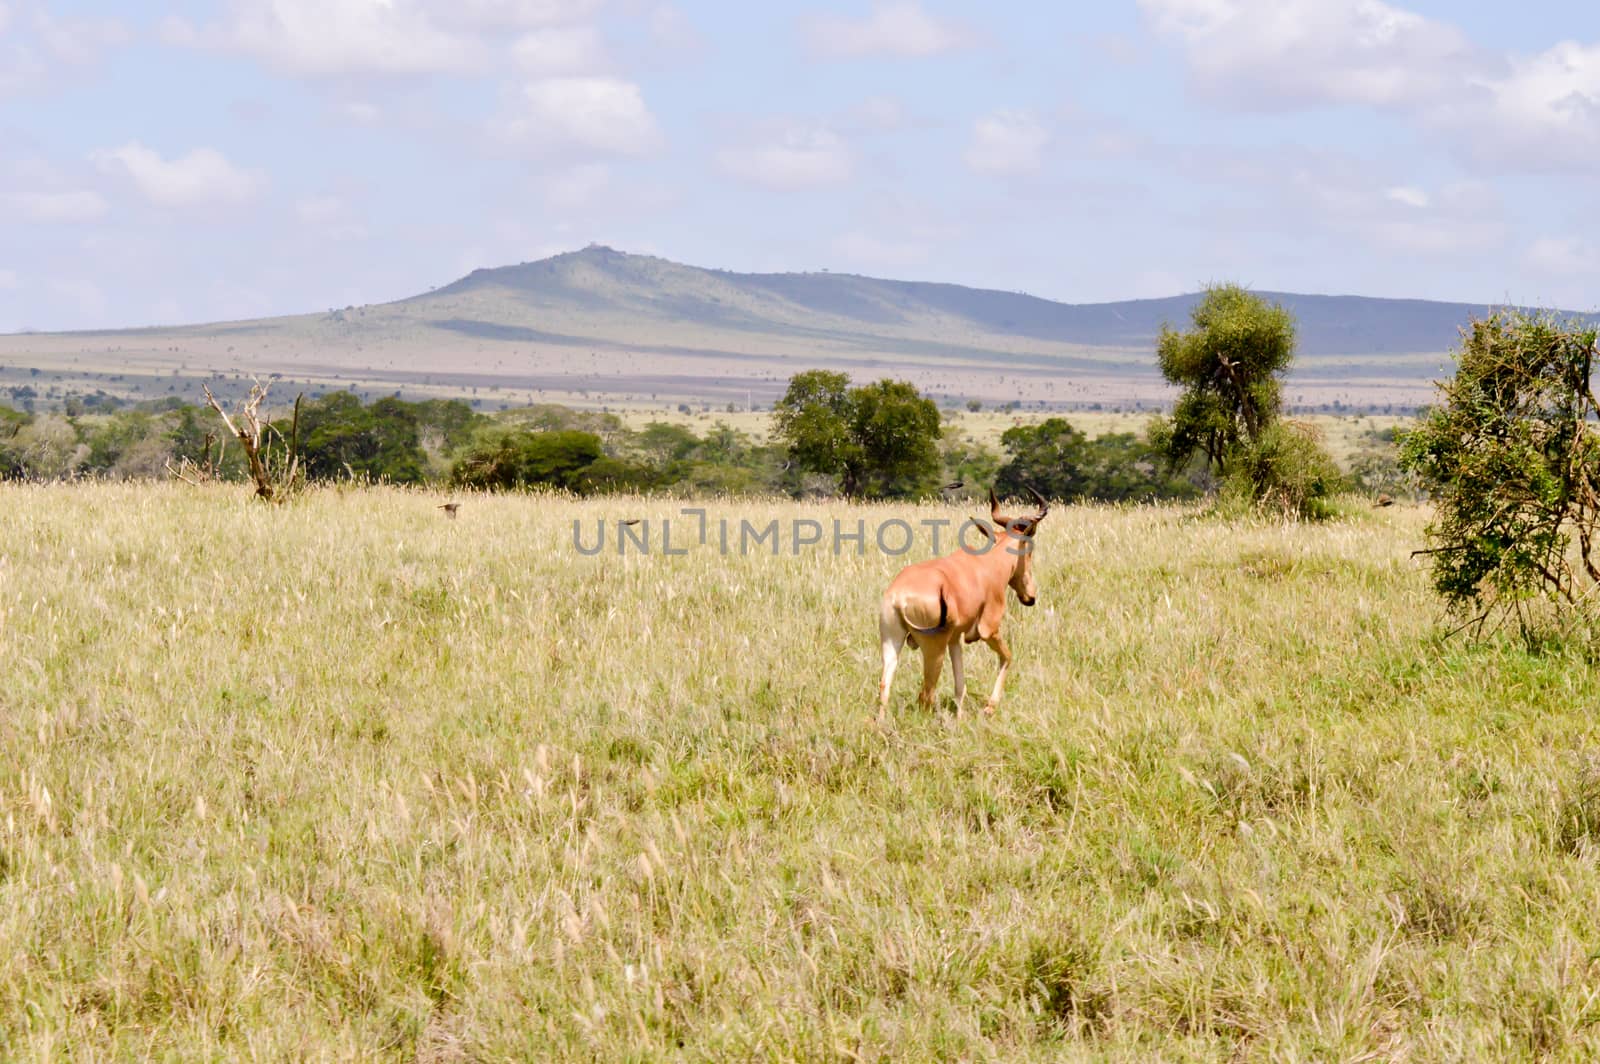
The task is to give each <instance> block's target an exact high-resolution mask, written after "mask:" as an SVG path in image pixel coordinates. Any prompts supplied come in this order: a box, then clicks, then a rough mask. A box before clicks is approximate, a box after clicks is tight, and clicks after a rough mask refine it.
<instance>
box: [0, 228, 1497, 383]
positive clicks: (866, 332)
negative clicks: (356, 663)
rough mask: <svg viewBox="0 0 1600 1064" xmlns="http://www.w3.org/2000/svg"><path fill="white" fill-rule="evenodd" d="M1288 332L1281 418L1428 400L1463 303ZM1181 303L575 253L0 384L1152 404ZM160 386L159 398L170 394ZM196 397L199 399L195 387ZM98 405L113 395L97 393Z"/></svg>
mask: <svg viewBox="0 0 1600 1064" xmlns="http://www.w3.org/2000/svg"><path fill="white" fill-rule="evenodd" d="M1261 295H1263V296H1265V297H1266V298H1268V299H1272V300H1275V301H1278V302H1281V303H1283V304H1284V305H1285V306H1286V307H1288V308H1289V309H1290V310H1291V311H1292V312H1293V313H1294V315H1295V317H1296V319H1297V321H1298V323H1299V338H1300V354H1301V359H1300V361H1299V363H1298V364H1297V367H1296V369H1295V372H1294V374H1293V376H1292V378H1291V386H1290V389H1289V397H1290V400H1291V402H1295V403H1300V404H1305V405H1317V404H1331V403H1345V404H1348V405H1353V406H1381V405H1386V404H1400V405H1409V404H1415V403H1418V402H1423V401H1426V399H1427V398H1428V396H1429V394H1430V392H1431V385H1430V382H1431V380H1432V379H1434V378H1435V377H1437V376H1438V375H1439V374H1440V372H1441V371H1442V370H1443V369H1444V368H1445V366H1446V364H1447V361H1448V355H1447V352H1448V351H1449V350H1450V348H1451V347H1452V346H1453V345H1454V344H1455V342H1456V338H1457V335H1458V330H1459V329H1460V328H1461V327H1462V326H1463V325H1465V324H1466V323H1467V322H1468V321H1469V320H1471V318H1472V317H1474V316H1475V315H1481V314H1482V313H1484V312H1485V310H1487V309H1489V308H1486V307H1483V306H1478V305H1475V304H1466V303H1436V302H1428V301H1424V300H1406V299H1373V298H1366V297H1360V296H1319V295H1296V294H1291V293H1277V292H1262V293H1261ZM1198 298H1199V297H1198V296H1197V295H1194V294H1191V295H1182V296H1173V297H1170V298H1166V299H1144V300H1132V301H1127V302H1120V303H1097V304H1069V303H1057V302H1052V301H1051V300H1047V299H1039V298H1037V297H1034V296H1028V295H1023V294H1020V293H1015V292H1001V291H992V290H986V289H977V288H967V287H963V286H961V285H953V284H934V283H927V282H913V281H892V280H881V279H877V278H871V277H861V276H856V275H853V274H840V273H781V274H741V273H733V272H729V271H725V270H712V269H702V268H699V267H695V266H686V265H682V264H680V263H675V262H670V261H667V260H665V259H660V258H654V257H650V256H644V255H630V254H626V253H624V252H620V251H615V250H613V249H611V248H606V247H599V246H591V247H588V248H585V249H584V250H582V251H575V252H570V253H567V254H562V255H556V256H553V257H551V258H548V259H542V260H540V261H537V262H527V263H522V264H520V265H515V266H504V267H499V268H495V269H483V270H476V271H474V272H473V273H471V274H469V275H468V276H466V277H463V278H461V279H460V280H458V281H456V282H454V283H453V284H450V285H447V286H445V287H443V288H439V289H436V290H434V291H431V292H428V293H426V294H423V295H418V296H413V297H411V298H409V299H402V300H399V301H397V302H393V303H386V304H377V305H369V306H363V307H347V308H344V309H343V310H332V311H329V312H326V313H320V314H307V315H299V316H294V317H286V318H270V319H263V320H259V321H246V322H228V323H219V324H213V325H194V326H183V327H177V328H163V329H140V330H129V331H124V332H101V333H92V334H91V333H83V334H52V335H45V336H9V337H0V388H3V387H4V386H6V385H7V384H8V383H11V382H13V381H16V380H18V379H22V377H21V375H22V374H24V372H25V371H30V370H32V369H41V370H48V371H51V376H50V378H49V379H50V380H51V381H58V382H59V384H58V387H60V388H67V387H74V386H81V385H86V384H94V385H96V386H100V387H104V386H106V383H107V382H114V383H118V384H120V385H123V386H125V387H126V389H127V390H130V391H137V392H138V393H140V394H147V393H148V391H149V390H150V388H151V387H155V388H156V390H158V391H161V390H164V391H167V392H177V393H180V394H182V393H184V392H186V391H187V389H188V388H189V387H190V386H191V384H193V380H192V379H195V378H210V379H215V378H216V377H218V376H219V375H220V376H221V377H224V378H226V377H229V376H232V375H234V374H240V373H259V374H269V373H277V374H281V375H282V376H283V377H285V378H288V379H289V381H291V382H296V383H298V384H299V385H301V386H305V385H310V386H311V387H312V389H313V390H316V389H319V388H326V387H349V386H352V385H354V386H357V387H358V389H360V390H365V391H378V390H385V391H392V390H395V389H400V390H403V391H407V392H410V393H431V394H477V395H478V396H479V398H480V401H486V402H490V403H498V404H504V403H512V402H523V401H529V400H556V401H576V402H591V403H592V402H600V401H617V402H627V401H639V402H646V401H651V402H658V403H659V402H669V401H670V402H677V401H685V400H687V401H700V402H716V403H719V404H720V403H723V402H726V401H727V400H729V399H740V400H747V399H755V400H761V401H770V400H771V399H772V398H774V397H775V396H776V395H777V394H779V393H780V392H781V389H782V387H783V382H784V381H785V380H786V379H787V378H788V376H789V375H791V374H793V373H795V372H798V371H799V370H802V369H808V368H813V367H830V368H838V369H843V370H846V371H848V372H851V373H852V374H855V375H857V376H859V377H878V376H890V375H892V376H897V377H903V378H905V379H909V380H911V381H913V382H914V383H916V384H917V385H918V386H919V387H923V388H924V389H926V390H928V391H930V392H933V393H935V394H938V395H941V396H945V397H948V398H952V399H964V398H977V399H981V400H983V401H985V402H994V401H1007V400H1021V401H1023V402H1042V403H1045V404H1047V405H1072V404H1084V403H1103V404H1119V403H1127V402H1156V401H1161V400H1162V399H1164V397H1165V396H1166V394H1167V392H1166V389H1165V387H1164V385H1163V384H1162V382H1161V381H1160V378H1159V375H1158V374H1157V372H1156V368H1155V358H1154V346H1155V340H1156V336H1157V334H1158V333H1159V330H1160V328H1161V326H1162V324H1163V323H1168V322H1170V323H1172V324H1175V325H1180V326H1181V325H1183V324H1184V323H1186V322H1187V319H1188V314H1189V311H1190V309H1191V308H1192V307H1193V305H1194V303H1195V301H1196V300H1197V299H1198ZM174 376H175V377H176V382H174V381H171V380H169V378H172V377H174ZM193 386H194V387H198V385H197V384H195V385H193ZM108 390H109V389H108Z"/></svg>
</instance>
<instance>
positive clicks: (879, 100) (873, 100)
mask: <svg viewBox="0 0 1600 1064" xmlns="http://www.w3.org/2000/svg"><path fill="white" fill-rule="evenodd" d="M845 118H846V121H848V122H849V123H850V124H851V125H854V126H857V127H859V128H861V129H864V130H870V131H872V132H875V133H887V132H889V131H890V130H895V129H899V128H900V127H901V126H903V125H905V122H906V108H905V105H904V104H902V103H901V102H900V101H899V100H897V99H895V98H894V97H893V96H870V97H868V98H867V99H865V100H862V101H861V102H860V103H858V104H856V105H855V106H854V107H852V108H850V110H849V111H847V112H845Z"/></svg>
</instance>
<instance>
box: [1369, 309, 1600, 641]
mask: <svg viewBox="0 0 1600 1064" xmlns="http://www.w3.org/2000/svg"><path fill="white" fill-rule="evenodd" d="M1597 337H1600V330H1597V328H1596V326H1595V325H1594V324H1593V323H1590V322H1579V321H1566V322H1563V321H1558V320H1556V319H1555V318H1552V317H1549V316H1536V315H1529V314H1524V313H1502V314H1496V315H1492V316H1490V317H1488V318H1484V319H1482V320H1479V321H1474V322H1473V323H1472V325H1471V327H1470V329H1468V330H1467V331H1465V333H1464V334H1463V338H1462V343H1461V346H1460V350H1459V354H1458V359H1457V365H1456V374H1455V377H1454V378H1453V379H1451V380H1450V381H1449V382H1447V383H1444V384H1442V385H1440V388H1441V392H1442V399H1443V402H1442V403H1441V404H1440V405H1438V406H1436V407H1435V408H1433V409H1432V410H1431V411H1430V412H1429V413H1428V415H1427V416H1426V417H1425V418H1424V419H1423V420H1422V423H1421V424H1420V425H1419V426H1418V427H1417V428H1416V429H1415V430H1413V431H1412V432H1410V433H1408V434H1407V436H1406V439H1405V443H1404V445H1403V447H1402V450H1401V465H1402V466H1403V467H1404V468H1405V469H1407V470H1409V471H1411V472H1412V473H1414V474H1416V476H1417V478H1418V480H1419V482H1420V483H1421V485H1422V486H1423V487H1424V488H1426V489H1427V490H1428V491H1429V493H1430V494H1431V495H1432V496H1433V499H1434V503H1435V517H1434V520H1433V522H1432V523H1431V524H1429V526H1428V533H1427V534H1428V539H1429V541H1430V547H1429V549H1428V550H1427V551H1425V552H1424V553H1426V554H1428V555H1430V556H1431V558H1432V560H1433V585H1434V588H1435V590H1436V591H1438V593H1439V594H1440V595H1441V596H1442V597H1443V598H1444V600H1445V602H1446V604H1447V606H1448V607H1449V608H1450V609H1451V611H1452V612H1454V613H1456V614H1458V615H1460V616H1462V617H1463V618H1465V623H1464V625H1463V627H1468V626H1470V627H1474V628H1475V629H1476V630H1478V631H1479V632H1481V631H1482V630H1483V628H1484V625H1485V624H1486V623H1488V622H1490V621H1496V622H1503V621H1504V620H1505V619H1506V618H1508V617H1514V618H1515V619H1516V621H1517V624H1518V628H1519V630H1520V632H1521V634H1522V636H1523V638H1524V639H1526V640H1528V641H1529V642H1530V643H1532V642H1534V641H1535V640H1536V638H1537V636H1538V633H1539V631H1540V630H1541V628H1543V627H1544V624H1545V622H1546V621H1548V620H1550V619H1551V618H1550V615H1549V611H1548V610H1537V609H1535V608H1534V607H1535V606H1537V605H1538V604H1539V603H1541V602H1543V603H1546V604H1552V605H1554V606H1555V607H1557V611H1558V613H1562V614H1565V616H1566V617H1567V618H1571V619H1576V620H1589V621H1592V620H1593V619H1594V618H1595V616H1596V611H1597V609H1600V606H1597V604H1596V601H1595V598H1596V596H1595V594H1594V592H1595V588H1596V586H1597V585H1600V561H1597V559H1596V558H1595V557H1594V551H1595V548H1596V540H1597V536H1600V433H1597V430H1596V427H1595V419H1596V418H1597V417H1600V401H1597V400H1596V398H1595V393H1594V390H1593V388H1592V386H1591V383H1590V374H1591V373H1592V372H1593V368H1594V365H1593V363H1594V353H1595V343H1596V339H1597ZM1574 540H1575V541H1576V542H1574Z"/></svg>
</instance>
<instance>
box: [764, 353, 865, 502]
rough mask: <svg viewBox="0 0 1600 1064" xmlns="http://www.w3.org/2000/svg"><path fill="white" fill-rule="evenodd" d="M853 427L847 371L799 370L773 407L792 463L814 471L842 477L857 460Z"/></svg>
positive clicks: (777, 429)
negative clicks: (852, 436) (801, 371)
mask: <svg viewBox="0 0 1600 1064" xmlns="http://www.w3.org/2000/svg"><path fill="white" fill-rule="evenodd" d="M850 426H851V410H850V377H849V375H848V374H844V373H831V372H829V371H828V370H822V369H814V370H810V371H808V372H805V373H797V374H795V375H794V376H793V377H790V378H789V389H788V391H786V392H784V394H783V398H782V399H779V400H778V402H777V403H776V404H774V406H773V408H772V434H773V436H774V437H775V438H776V439H778V440H781V441H782V442H783V443H784V445H785V446H786V447H787V448H788V451H789V460H790V461H791V462H793V463H794V464H795V465H796V466H797V467H799V468H800V469H803V470H806V471H807V472H811V473H822V474H825V475H827V476H841V475H843V474H844V473H845V469H846V467H847V465H848V464H849V463H851V462H853V461H856V457H855V454H854V452H855V441H854V440H852V439H851V433H850ZM850 493H851V492H850V490H849V489H848V488H847V489H846V491H845V494H847V495H848V494H850Z"/></svg>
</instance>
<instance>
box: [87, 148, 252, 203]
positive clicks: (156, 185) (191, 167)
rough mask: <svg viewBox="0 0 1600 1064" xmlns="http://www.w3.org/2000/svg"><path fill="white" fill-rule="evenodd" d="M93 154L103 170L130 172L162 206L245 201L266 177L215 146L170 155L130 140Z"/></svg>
mask: <svg viewBox="0 0 1600 1064" xmlns="http://www.w3.org/2000/svg"><path fill="white" fill-rule="evenodd" d="M92 158H93V159H94V161H95V162H96V163H97V164H98V165H99V166H100V168H101V169H102V170H104V171H106V172H108V173H118V174H122V175H125V176H126V177H128V178H129V180H131V181H132V182H133V183H134V186H135V187H136V188H138V190H139V191H140V192H141V193H143V194H144V196H145V198H146V199H148V200H149V201H150V202H151V203H154V204H156V205H158V206H162V207H206V206H225V205H230V204H239V203H246V202H248V201H250V200H252V199H254V198H255V197H256V195H257V193H258V192H259V191H260V190H261V188H262V186H263V185H264V184H265V183H266V179H265V177H263V176H262V175H261V174H260V173H257V172H255V171H248V170H240V169H239V168H238V167H236V166H234V165H233V164H232V163H230V162H229V161H228V160H227V159H226V158H224V157H223V156H222V154H221V153H220V152H218V151H216V150H215V149H213V148H196V149H194V150H193V151H191V152H189V154H187V155H184V156H181V157H178V158H174V159H171V160H168V159H163V158H162V157H161V156H160V155H159V154H158V153H156V152H155V151H152V150H151V149H149V148H147V147H145V146H144V145H143V144H140V143H139V142H137V141H134V142H132V143H129V144H125V145H123V146H122V147H120V148H113V149H109V150H106V151H100V152H96V153H95V154H94V155H93V157H92Z"/></svg>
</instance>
